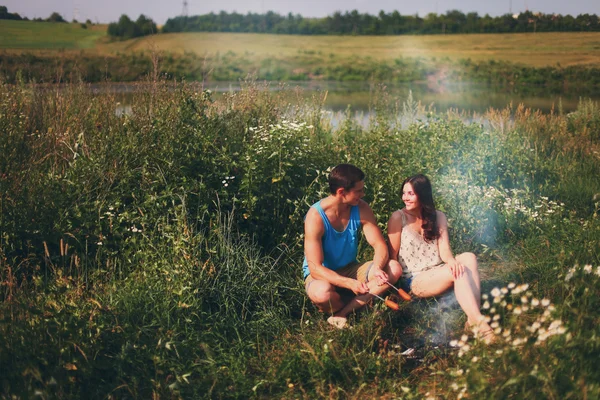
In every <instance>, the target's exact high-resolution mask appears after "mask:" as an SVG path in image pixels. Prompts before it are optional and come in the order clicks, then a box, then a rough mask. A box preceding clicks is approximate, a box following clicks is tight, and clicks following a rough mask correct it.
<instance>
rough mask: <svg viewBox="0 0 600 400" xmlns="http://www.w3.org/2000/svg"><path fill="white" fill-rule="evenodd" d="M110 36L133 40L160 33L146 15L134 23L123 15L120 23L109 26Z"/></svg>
mask: <svg viewBox="0 0 600 400" xmlns="http://www.w3.org/2000/svg"><path fill="white" fill-rule="evenodd" d="M107 32H108V34H109V35H110V36H113V37H119V38H122V39H132V38H136V37H139V36H145V35H152V34H154V33H157V32H158V28H157V27H156V24H155V23H154V21H152V20H151V19H150V18H148V17H146V16H145V15H143V14H142V15H140V16H139V18H138V19H137V20H136V21H135V22H133V21H132V20H131V19H130V18H129V17H128V16H127V15H125V14H123V15H121V18H119V22H112V23H110V24H108V30H107Z"/></svg>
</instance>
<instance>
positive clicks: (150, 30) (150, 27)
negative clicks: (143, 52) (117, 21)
mask: <svg viewBox="0 0 600 400" xmlns="http://www.w3.org/2000/svg"><path fill="white" fill-rule="evenodd" d="M135 24H136V25H137V26H138V28H139V30H140V33H141V36H146V35H153V34H155V33H158V29H157V28H156V24H155V23H154V21H152V20H151V19H150V18H148V17H146V16H145V15H144V14H140V16H139V17H138V19H137V20H136V21H135Z"/></svg>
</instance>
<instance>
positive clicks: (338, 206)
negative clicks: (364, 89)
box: [304, 164, 494, 342]
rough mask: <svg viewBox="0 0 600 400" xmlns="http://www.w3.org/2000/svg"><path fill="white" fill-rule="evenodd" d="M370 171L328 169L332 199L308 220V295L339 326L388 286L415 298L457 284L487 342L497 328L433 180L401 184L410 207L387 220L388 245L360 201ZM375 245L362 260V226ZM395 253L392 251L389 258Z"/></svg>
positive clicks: (471, 318) (344, 166) (423, 178)
mask: <svg viewBox="0 0 600 400" xmlns="http://www.w3.org/2000/svg"><path fill="white" fill-rule="evenodd" d="M364 178H365V174H364V173H363V172H362V171H361V170H360V169H359V168H357V167H355V166H354V165H350V164H340V165H338V166H336V167H335V168H334V169H333V170H332V171H331V173H330V175H329V191H330V193H331V194H330V195H329V197H326V198H324V199H322V200H320V201H319V202H317V203H316V204H313V206H312V207H311V208H310V209H309V211H308V213H307V214H306V219H305V222H304V254H305V259H304V279H305V289H306V293H307V294H308V297H309V298H310V300H311V301H312V302H313V303H314V304H315V305H316V306H317V307H318V308H319V309H320V310H321V311H323V312H326V313H330V314H332V316H331V317H329V318H328V320H327V321H328V322H329V323H330V324H332V325H334V326H336V327H338V328H343V327H345V326H346V325H347V320H346V317H347V316H348V314H350V313H351V312H352V311H354V310H357V309H359V308H361V307H363V306H364V305H365V304H367V303H368V302H369V301H370V300H371V299H372V298H373V297H374V295H378V296H381V295H382V294H383V293H384V292H386V291H387V290H388V289H389V285H388V284H387V283H388V282H389V283H391V284H393V285H395V284H396V282H397V281H398V280H400V279H402V284H403V286H404V287H405V288H407V289H409V290H410V291H411V292H412V294H413V295H414V296H416V297H421V298H425V297H432V296H437V295H440V294H442V293H444V292H445V291H447V290H448V289H450V288H452V287H453V288H454V293H455V294H456V299H457V300H458V303H459V304H460V306H461V308H462V309H463V311H464V312H465V314H466V315H467V323H466V326H467V327H470V328H471V329H473V330H474V331H475V332H476V333H478V334H479V336H480V337H482V338H483V339H484V340H485V341H486V342H490V341H491V340H493V337H494V333H493V331H492V328H491V327H490V326H489V325H488V323H487V322H485V320H484V318H483V317H482V315H481V312H480V293H481V290H480V280H479V272H478V270H477V259H476V257H475V255H474V254H472V253H463V254H460V255H458V256H456V257H454V255H453V254H452V250H451V248H450V240H449V238H448V223H447V220H446V216H445V215H444V213H442V212H440V211H436V209H435V206H434V202H433V195H432V190H431V183H430V182H429V179H427V177H426V176H424V175H415V176H412V177H410V178H407V179H406V180H405V181H404V182H403V183H402V201H403V202H404V205H405V207H404V208H403V209H401V210H398V211H395V212H394V213H393V214H392V216H391V217H390V220H389V222H388V229H387V231H388V237H389V253H388V244H386V242H385V239H384V238H383V235H382V233H381V231H380V230H379V227H378V226H377V221H376V220H375V215H374V214H373V211H372V210H371V208H370V207H369V205H368V204H367V203H366V202H364V201H363V200H362V197H363V196H364V195H365V191H364V186H365V183H364ZM361 227H362V230H363V232H364V235H365V238H366V239H367V241H368V242H369V244H370V245H371V246H372V247H373V249H374V250H375V255H374V257H373V260H372V261H368V262H366V263H362V264H361V263H359V262H358V261H357V259H356V256H357V251H358V237H359V230H360V229H361ZM388 254H389V256H388Z"/></svg>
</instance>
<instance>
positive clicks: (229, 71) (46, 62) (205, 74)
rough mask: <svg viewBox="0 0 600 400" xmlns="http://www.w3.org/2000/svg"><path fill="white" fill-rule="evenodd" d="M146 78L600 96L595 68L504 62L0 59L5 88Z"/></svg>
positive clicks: (156, 56) (308, 57) (233, 56)
mask: <svg viewBox="0 0 600 400" xmlns="http://www.w3.org/2000/svg"><path fill="white" fill-rule="evenodd" d="M155 65H156V66H157V67H156V68H155ZM151 71H157V72H158V74H159V76H160V77H161V78H163V79H167V80H179V81H180V80H186V81H199V82H231V81H239V80H243V79H247V78H248V76H253V77H254V79H257V80H267V81H287V82H290V81H291V82H294V81H335V82H372V81H380V82H387V83H391V84H410V83H418V84H421V85H426V86H427V87H428V89H429V90H430V91H431V92H444V91H454V90H456V88H460V86H461V85H471V84H476V85H484V86H486V87H489V89H491V90H493V91H497V92H502V93H520V94H526V95H533V96H535V95H547V94H548V93H551V94H563V95H565V96H571V97H573V96H585V95H589V96H596V95H597V94H598V93H599V92H600V68H594V67H582V66H571V67H560V66H555V67H544V68H534V67H527V66H522V65H515V64H512V63H508V62H496V61H480V62H476V61H471V60H463V61H451V60H450V59H442V60H430V59H425V58H396V59H394V60H392V61H379V60H375V59H372V58H369V57H362V56H354V57H349V58H340V57H337V56H323V55H322V54H304V53H298V54H297V55H295V56H290V57H284V58H277V57H274V58H265V59H262V60H256V59H254V58H252V57H250V56H248V55H245V54H237V53H233V52H227V53H225V54H217V55H214V56H210V57H208V56H207V57H199V56H197V55H196V54H194V53H187V54H185V55H180V56H174V55H171V54H160V53H121V54H116V55H105V56H97V55H91V54H89V53H85V52H83V51H82V52H80V53H79V54H78V55H77V57H75V56H74V55H73V54H69V53H65V54H64V55H60V56H55V55H52V54H37V55H36V54H32V53H21V54H16V53H0V76H1V77H2V79H3V80H4V82H6V83H16V82H18V81H22V82H37V83H64V82H78V81H84V82H95V83H98V82H137V81H141V80H145V79H147V78H148V76H149V75H151V74H153V73H152V72H151Z"/></svg>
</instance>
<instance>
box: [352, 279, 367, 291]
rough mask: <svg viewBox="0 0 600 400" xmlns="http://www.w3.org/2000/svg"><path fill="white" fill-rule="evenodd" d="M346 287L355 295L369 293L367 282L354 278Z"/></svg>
mask: <svg viewBox="0 0 600 400" xmlns="http://www.w3.org/2000/svg"><path fill="white" fill-rule="evenodd" d="M348 289H350V290H352V291H353V292H354V294H356V295H361V294H366V293H369V287H368V286H367V284H366V283H364V282H360V281H357V280H356V279H353V280H352V283H351V284H350V285H349V286H348Z"/></svg>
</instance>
